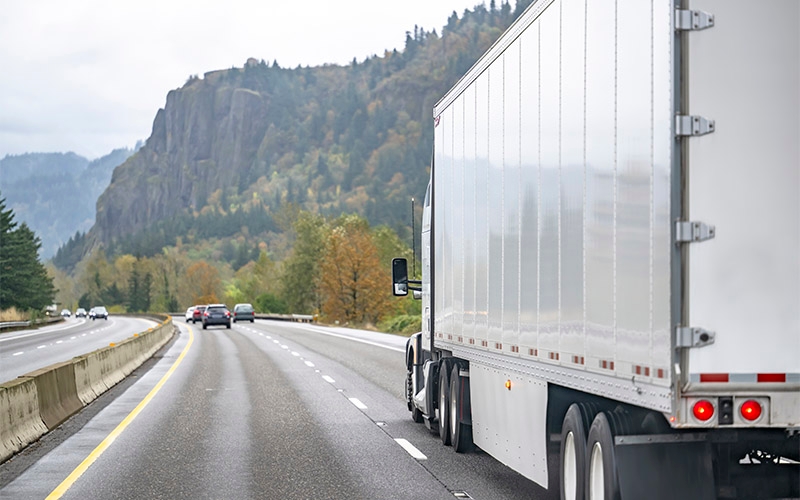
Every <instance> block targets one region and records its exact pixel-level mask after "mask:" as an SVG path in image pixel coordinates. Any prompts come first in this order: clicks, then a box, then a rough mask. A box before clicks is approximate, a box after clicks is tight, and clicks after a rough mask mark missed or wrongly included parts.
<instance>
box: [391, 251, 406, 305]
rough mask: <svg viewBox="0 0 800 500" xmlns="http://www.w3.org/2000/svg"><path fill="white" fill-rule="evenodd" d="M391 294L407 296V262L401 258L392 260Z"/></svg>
mask: <svg viewBox="0 0 800 500" xmlns="http://www.w3.org/2000/svg"><path fill="white" fill-rule="evenodd" d="M392 284H393V287H392V294H394V295H395V296H405V295H408V261H407V260H406V259H403V258H395V259H392Z"/></svg>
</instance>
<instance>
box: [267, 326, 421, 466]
mask: <svg viewBox="0 0 800 500" xmlns="http://www.w3.org/2000/svg"><path fill="white" fill-rule="evenodd" d="M253 333H258V334H259V335H260V336H262V337H266V338H267V339H269V340H272V342H273V343H275V344H278V345H280V347H281V349H284V350H286V351H287V352H290V353H291V354H292V356H295V357H297V358H299V359H300V360H302V361H303V363H305V365H306V366H308V367H309V368H314V363H312V362H311V361H309V360H307V359H304V358H303V357H302V356H301V355H300V353H299V352H297V351H292V350H290V349H289V346H288V345H286V344H281V342H280V341H279V340H276V339H273V338H272V337H270V336H269V335H266V336H265V335H264V334H263V333H261V332H255V331H254V332H253ZM365 343H371V342H365ZM381 347H384V346H381ZM314 372H315V373H320V371H319V370H314ZM322 379H323V380H324V381H326V382H328V383H329V384H331V385H334V384H336V380H334V379H333V377H331V376H329V375H322ZM338 391H339V392H344V390H343V389H338ZM347 399H348V400H349V401H350V403H351V404H352V405H353V406H355V407H356V408H358V409H359V410H361V411H364V410H367V409H368V407H367V405H365V404H364V403H363V402H362V401H361V400H360V399H358V398H354V397H348V398H347ZM376 423H377V424H378V426H384V425H386V424H385V423H383V422H376ZM394 440H395V442H396V443H397V444H399V445H400V447H402V448H403V449H404V450H405V451H406V452H407V453H408V454H409V455H411V457H412V458H414V459H416V460H427V459H428V457H427V456H425V454H424V453H422V452H421V451H420V450H419V449H418V448H417V447H416V446H414V445H413V444H411V443H410V442H409V441H408V440H407V439H403V438H395V439H394Z"/></svg>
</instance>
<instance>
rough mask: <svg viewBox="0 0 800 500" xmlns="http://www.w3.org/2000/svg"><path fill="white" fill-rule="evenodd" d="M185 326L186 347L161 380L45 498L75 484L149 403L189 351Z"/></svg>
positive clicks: (190, 343) (191, 334)
mask: <svg viewBox="0 0 800 500" xmlns="http://www.w3.org/2000/svg"><path fill="white" fill-rule="evenodd" d="M186 328H188V329H189V342H188V343H187V344H186V347H184V348H183V352H181V355H180V356H178V359H176V360H175V362H174V363H173V364H172V366H171V367H170V369H169V370H168V371H167V373H165V374H164V376H163V377H161V380H159V382H158V384H156V386H155V387H153V390H151V391H150V393H149V394H148V395H147V396H146V397H145V398H144V399H143V400H142V402H141V403H139V405H138V406H136V408H134V409H133V411H131V412H130V413H129V414H128V416H127V417H125V419H124V420H123V421H122V422H120V424H119V425H118V426H117V427H116V429H114V430H113V431H111V434H109V435H108V436H107V437H106V438H105V439H104V440H103V442H102V443H100V444H99V445H97V448H95V449H94V450H92V452H91V453H90V454H89V456H88V457H86V459H85V460H84V461H83V462H81V464H80V465H78V467H76V468H75V470H73V471H72V473H71V474H70V475H69V476H67V478H66V479H64V481H62V482H61V484H59V485H58V487H57V488H56V489H54V490H53V491H52V492H51V493H50V494H49V495H48V496H47V500H51V499H52V500H55V499H57V498H61V496H62V495H63V494H64V493H66V492H67V490H68V489H70V487H71V486H72V485H73V484H75V481H77V480H78V478H80V477H81V476H82V475H83V473H84V472H86V470H87V469H89V467H90V466H91V465H92V464H93V463H94V462H95V460H97V459H98V458H100V455H102V454H103V452H104V451H106V449H107V448H108V447H109V446H111V443H113V442H114V440H115V439H117V437H119V436H120V434H122V431H124V430H125V428H126V427H128V425H130V423H131V422H133V419H135V418H136V417H137V416H138V415H139V413H140V412H141V411H142V410H143V409H144V407H145V406H147V403H149V402H150V400H151V399H153V397H154V396H155V395H156V394H157V393H158V391H160V390H161V387H162V386H163V385H164V383H165V382H166V381H167V379H169V378H170V377H171V376H172V374H173V373H174V372H175V369H176V368H178V365H179V364H181V361H183V358H184V357H185V356H186V353H187V352H189V347H191V345H192V342H194V332H192V328H191V327H190V326H188V325H187V326H186Z"/></svg>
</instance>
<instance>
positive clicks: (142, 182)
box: [95, 72, 270, 242]
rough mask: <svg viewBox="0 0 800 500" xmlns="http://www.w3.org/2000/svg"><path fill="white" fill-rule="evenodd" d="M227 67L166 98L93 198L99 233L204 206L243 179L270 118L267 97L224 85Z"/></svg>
mask: <svg viewBox="0 0 800 500" xmlns="http://www.w3.org/2000/svg"><path fill="white" fill-rule="evenodd" d="M224 76H225V72H223V73H222V74H216V75H215V74H213V73H211V74H208V75H206V78H204V79H194V80H193V81H191V82H189V83H188V84H187V85H185V86H184V87H183V88H181V89H179V90H173V91H171V92H170V93H169V94H168V95H167V102H166V106H165V107H164V108H163V109H160V110H159V111H158V113H157V114H156V118H155V120H154V122H153V131H152V134H151V136H150V138H149V139H148V140H147V142H146V143H145V145H144V147H143V148H142V149H141V150H140V151H139V152H138V153H137V154H136V155H134V156H132V157H131V158H130V159H129V160H128V161H126V162H125V163H124V164H123V165H121V166H119V167H118V168H117V169H116V170H115V171H114V174H113V176H112V178H111V184H110V186H109V187H108V189H107V190H106V191H105V192H104V193H103V195H102V196H101V197H100V199H99V200H98V202H97V222H96V227H95V229H96V231H97V236H98V237H99V238H100V240H101V241H104V242H108V241H110V240H112V239H114V238H117V237H119V236H122V235H124V234H128V233H134V232H136V231H139V230H141V229H144V228H146V227H147V226H148V224H150V223H152V222H155V221H158V220H161V219H165V218H168V217H171V216H173V215H175V214H178V213H182V212H185V211H189V212H194V211H197V210H199V209H201V208H202V207H203V206H205V205H206V203H207V199H208V196H209V195H210V194H211V193H212V192H213V191H215V190H217V189H222V190H225V189H226V188H229V187H235V186H239V184H240V179H241V178H242V177H243V176H244V177H247V175H248V172H249V170H250V167H251V166H252V164H253V160H254V158H255V157H256V153H257V151H258V148H259V145H260V143H261V140H262V139H263V137H264V135H265V133H266V130H267V125H268V118H269V116H270V113H269V110H270V99H269V96H267V95H263V94H261V93H259V92H257V91H254V90H250V89H246V88H234V87H231V86H228V85H225V84H224V83H223V82H222V80H224V78H223V77H224Z"/></svg>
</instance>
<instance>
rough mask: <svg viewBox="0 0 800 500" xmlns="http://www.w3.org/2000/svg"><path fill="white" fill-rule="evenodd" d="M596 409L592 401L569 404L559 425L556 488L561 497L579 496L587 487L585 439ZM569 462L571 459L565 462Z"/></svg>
mask: <svg viewBox="0 0 800 500" xmlns="http://www.w3.org/2000/svg"><path fill="white" fill-rule="evenodd" d="M595 412H596V410H593V405H591V406H590V405H587V404H585V403H578V404H572V405H570V407H569V409H568V410H567V414H566V415H564V422H563V424H562V426H561V452H560V454H559V468H558V470H559V476H558V478H559V486H560V488H559V490H560V491H561V500H581V499H583V498H584V495H585V487H586V439H587V437H588V435H589V426H590V425H591V422H592V418H593V417H594V413H595ZM568 462H571V463H568Z"/></svg>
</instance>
